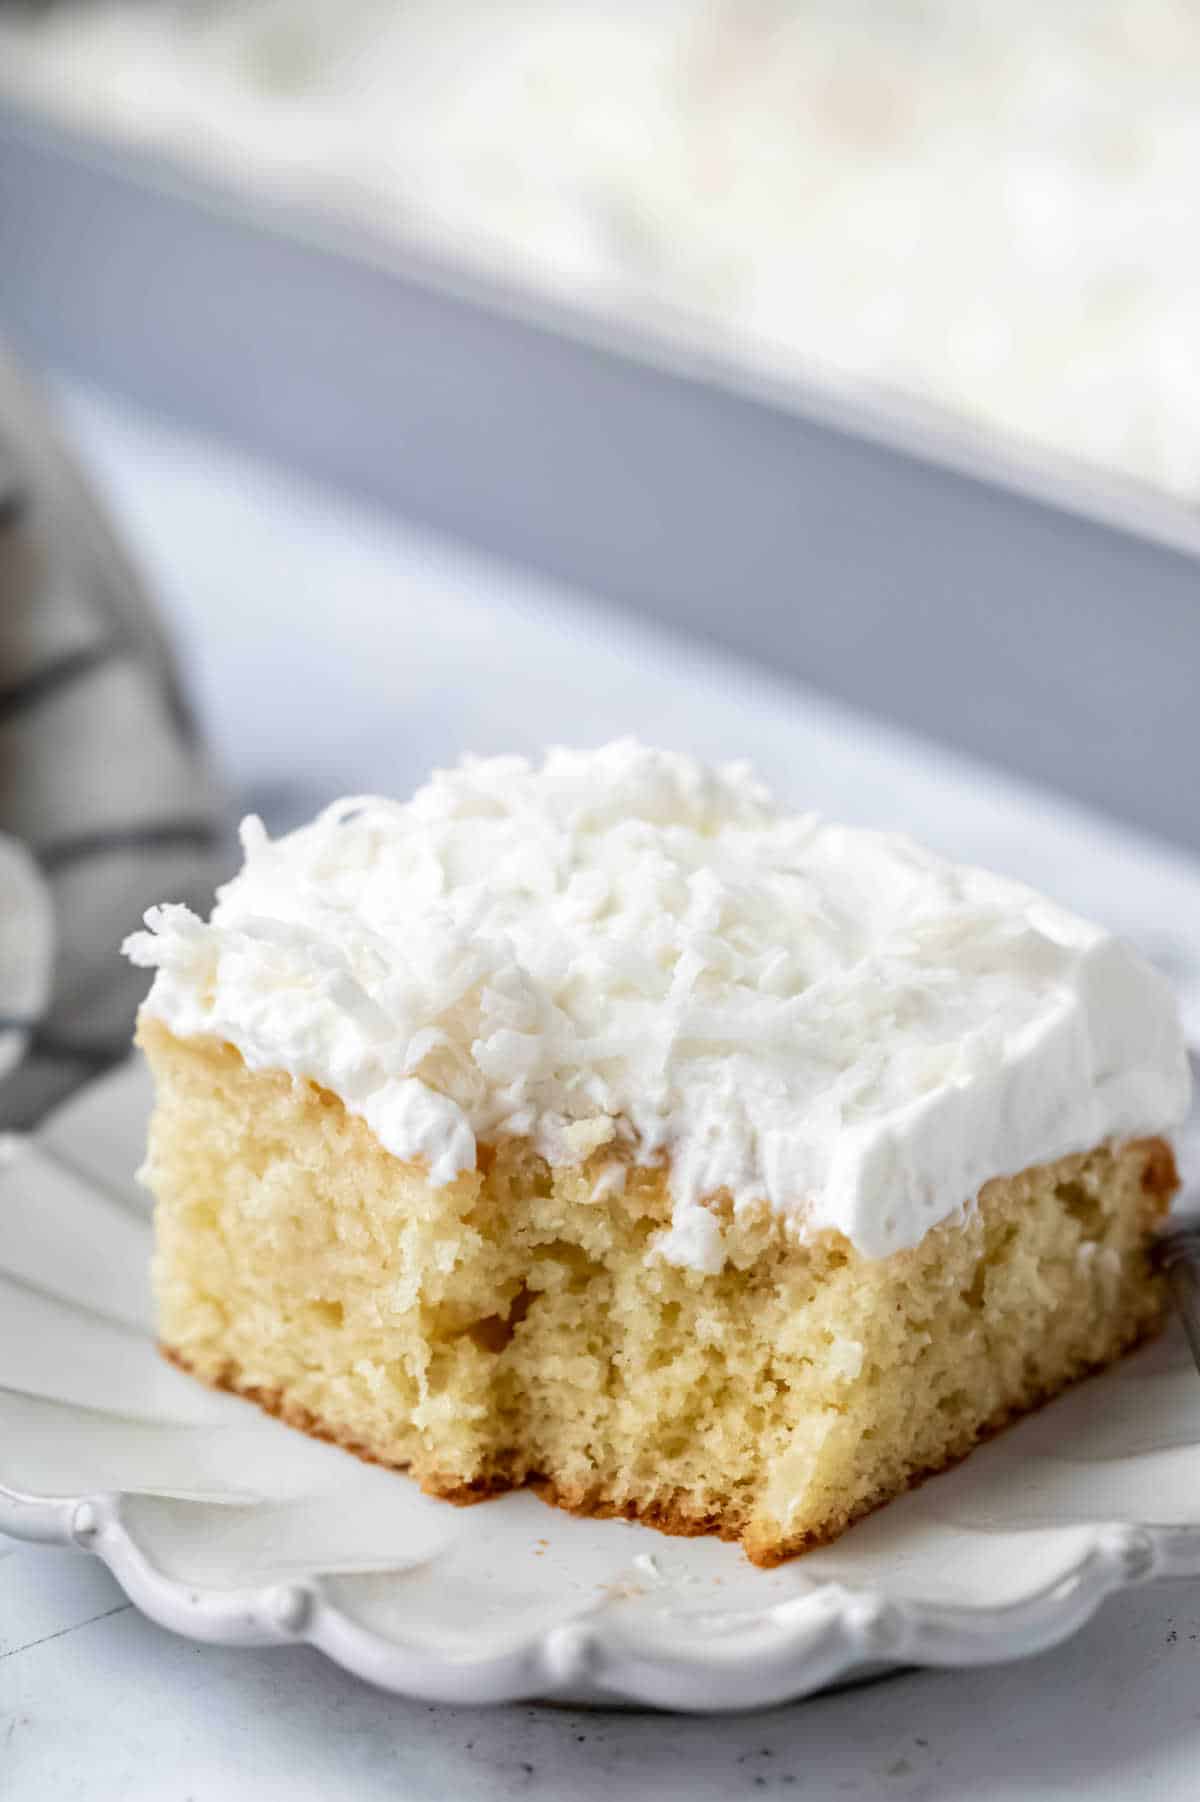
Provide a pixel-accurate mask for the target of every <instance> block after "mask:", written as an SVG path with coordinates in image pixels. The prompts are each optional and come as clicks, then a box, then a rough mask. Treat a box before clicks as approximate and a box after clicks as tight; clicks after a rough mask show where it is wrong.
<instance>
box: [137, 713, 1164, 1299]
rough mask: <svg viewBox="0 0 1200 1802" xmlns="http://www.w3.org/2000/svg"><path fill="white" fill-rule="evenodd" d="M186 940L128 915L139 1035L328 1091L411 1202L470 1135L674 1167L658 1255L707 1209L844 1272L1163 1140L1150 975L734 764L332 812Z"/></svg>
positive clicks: (441, 776)
mask: <svg viewBox="0 0 1200 1802" xmlns="http://www.w3.org/2000/svg"><path fill="white" fill-rule="evenodd" d="M242 844H243V847H244V851H245V864H244V867H243V869H242V870H241V872H240V874H239V875H237V876H236V877H235V878H234V879H233V880H232V881H231V882H229V883H227V884H226V885H225V887H224V888H222V889H221V890H219V891H218V898H217V902H216V906H215V907H214V909H213V913H212V918H211V920H210V921H208V922H207V923H206V922H204V921H202V920H200V919H198V918H197V917H196V916H195V915H194V914H192V913H191V912H189V910H188V909H187V908H184V907H178V906H165V907H159V908H152V909H151V910H150V912H149V913H148V914H147V916H146V924H147V926H148V928H149V930H148V931H146V932H140V933H135V934H134V935H133V936H132V937H131V938H130V939H129V940H128V941H127V943H126V947H125V949H126V951H127V953H128V955H129V956H130V957H131V958H132V959H133V961H134V962H135V963H138V964H144V965H151V966H155V967H156V971H157V974H156V976H155V979H154V984H153V987H152V989H151V991H150V995H149V997H148V999H147V1001H146V1003H145V1007H146V1011H147V1012H148V1013H149V1014H150V1015H152V1016H154V1017H155V1018H157V1019H160V1020H162V1021H163V1022H164V1023H165V1024H166V1025H167V1026H168V1027H169V1028H170V1029H171V1030H172V1031H173V1032H174V1033H176V1034H177V1035H179V1036H181V1037H191V1036H196V1035H202V1036H213V1037H217V1038H220V1039H225V1040H228V1041H229V1042H230V1043H232V1044H233V1045H235V1046H236V1047H237V1049H238V1050H239V1051H240V1052H241V1054H242V1056H243V1057H244V1059H245V1060H246V1063H247V1064H248V1065H249V1066H250V1067H251V1068H253V1069H274V1070H284V1071H288V1072H290V1073H291V1074H292V1075H293V1076H295V1077H297V1078H309V1079H311V1080H313V1081H314V1082H317V1083H320V1084H321V1085H322V1086H324V1087H326V1088H328V1089H331V1090H333V1091H334V1092H335V1093H336V1094H337V1095H338V1096H340V1097H341V1099H342V1100H343V1102H344V1103H345V1104H346V1106H347V1107H348V1108H349V1109H350V1110H351V1111H352V1112H354V1113H356V1114H358V1115H361V1117H362V1118H363V1119H364V1120H365V1121H366V1122H367V1123H368V1125H369V1126H370V1127H371V1129H372V1131H373V1132H374V1133H375V1134H376V1136H377V1137H378V1138H379V1140H380V1142H381V1143H382V1144H383V1145H384V1146H385V1147H386V1148H387V1149H388V1150H389V1151H391V1152H393V1153H394V1154H395V1155H396V1156H397V1157H399V1158H403V1159H406V1160H419V1161H421V1162H423V1163H424V1164H426V1165H427V1166H428V1169H429V1171H430V1175H431V1178H432V1180H433V1182H435V1183H436V1184H439V1185H440V1184H444V1183H446V1182H449V1181H451V1180H452V1179H453V1178H454V1177H455V1176H456V1175H458V1174H459V1173H460V1172H462V1171H464V1170H469V1169H471V1168H473V1167H474V1164H475V1155H476V1145H477V1143H478V1141H479V1140H481V1139H482V1140H485V1141H494V1140H495V1139H497V1138H498V1137H500V1136H502V1135H506V1134H518V1135H523V1136H527V1137H529V1138H531V1139H532V1140H533V1141H534V1143H535V1144H536V1145H537V1147H538V1148H539V1150H540V1151H541V1152H542V1153H543V1154H544V1155H545V1156H546V1157H547V1158H548V1159H550V1160H551V1161H552V1162H554V1163H557V1164H561V1163H579V1162H582V1161H583V1160H584V1159H586V1158H587V1157H589V1156H590V1155H591V1154H592V1153H594V1152H597V1151H598V1150H600V1149H601V1148H602V1147H605V1146H611V1147H612V1148H613V1151H614V1156H613V1158H612V1167H611V1170H610V1171H609V1172H608V1173H607V1176H606V1177H605V1179H603V1180H606V1181H609V1182H611V1183H612V1184H614V1185H619V1183H620V1182H621V1180H622V1174H623V1169H624V1165H625V1163H626V1162H627V1161H628V1160H629V1158H631V1157H632V1158H633V1159H635V1160H636V1161H638V1162H641V1163H655V1162H658V1161H660V1160H665V1162H666V1164H667V1168H668V1181H669V1188H670V1194H671V1198H672V1204H673V1223H672V1225H671V1227H670V1228H669V1230H667V1231H666V1232H665V1233H664V1234H663V1235H662V1236H661V1238H660V1240H659V1242H658V1244H657V1246H656V1253H657V1255H660V1256H663V1257H666V1258H667V1259H669V1260H670V1261H672V1262H675V1263H679V1264H684V1265H689V1266H691V1267H693V1268H696V1269H700V1270H705V1271H715V1270H719V1269H720V1268H721V1266H722V1264H723V1261H724V1256H725V1253H724V1248H723V1243H722V1226H721V1221H720V1218H719V1215H718V1214H717V1213H716V1212H714V1211H713V1210H712V1209H710V1208H709V1207H707V1206H705V1202H706V1201H707V1200H708V1199H710V1198H712V1197H713V1196H715V1195H717V1194H718V1193H720V1192H724V1193H725V1194H726V1195H727V1196H728V1197H729V1199H730V1200H731V1201H732V1205H733V1208H734V1210H735V1212H736V1211H737V1210H739V1209H742V1208H745V1207H748V1206H752V1205H753V1206H761V1205H762V1203H763V1202H767V1203H769V1204H770V1205H771V1206H772V1207H774V1208H776V1209H777V1210H779V1211H781V1212H782V1213H783V1214H784V1215H785V1216H786V1217H787V1219H788V1221H789V1222H790V1224H791V1226H792V1228H793V1230H794V1231H795V1232H796V1233H797V1234H798V1235H799V1236H800V1237H811V1236H813V1235H815V1234H817V1233H819V1232H821V1231H823V1230H826V1229H829V1228H836V1229H838V1230H840V1231H841V1232H843V1233H844V1234H845V1235H846V1236H847V1237H848V1238H849V1239H850V1240H851V1242H852V1243H853V1244H854V1245H855V1246H856V1247H857V1248H858V1249H859V1250H860V1251H861V1252H862V1253H863V1254H864V1255H866V1256H868V1257H881V1256H884V1255H886V1254H887V1253H889V1252H892V1251H895V1250H898V1249H900V1248H901V1247H905V1246H911V1245H913V1244H915V1243H917V1242H918V1241H919V1240H920V1239H921V1238H922V1236H923V1235H924V1234H925V1232H927V1231H928V1230H929V1228H930V1227H931V1226H933V1225H934V1224H935V1223H936V1222H938V1221H940V1220H942V1219H944V1218H946V1217H948V1216H950V1215H952V1214H954V1213H955V1212H957V1211H959V1210H961V1209H963V1208H964V1207H965V1206H967V1205H968V1203H969V1202H970V1200H971V1199H972V1198H973V1197H974V1196H975V1194H976V1193H977V1192H978V1190H979V1188H980V1186H981V1184H982V1183H984V1182H985V1181H987V1180H988V1179H989V1178H990V1177H994V1176H999V1175H1005V1174H1011V1173H1012V1172H1015V1171H1017V1170H1020V1169H1022V1168H1024V1167H1025V1166H1027V1165H1029V1164H1035V1163H1040V1162H1044V1161H1048V1160H1050V1159H1052V1158H1056V1157H1061V1156H1064V1155H1066V1154H1067V1153H1069V1152H1073V1151H1082V1150H1085V1149H1087V1148H1089V1147H1090V1146H1093V1145H1096V1144H1098V1143H1100V1142H1101V1141H1103V1140H1107V1139H1119V1138H1123V1137H1128V1136H1131V1135H1135V1134H1141V1133H1151V1132H1160V1131H1165V1130H1169V1129H1170V1128H1171V1127H1173V1126H1175V1125H1177V1124H1178V1123H1179V1122H1180V1121H1181V1120H1182V1118H1183V1116H1184V1114H1185V1112H1186V1109H1187V1105H1188V1097H1189V1079H1188V1066H1187V1059H1186V1055H1185V1050H1184V1045H1183V1039H1182V1034H1181V1030H1180V1026H1179V1022H1178V1016H1177V1012H1176V1009H1175V1006H1174V1003H1173V1000H1172V998H1171V995H1170V991H1169V989H1168V988H1167V985H1166V983H1165V982H1164V981H1163V979H1162V978H1161V977H1160V976H1159V975H1158V974H1157V972H1156V971H1154V970H1153V969H1152V968H1151V967H1150V966H1149V965H1148V964H1146V963H1145V962H1144V961H1143V960H1142V959H1141V958H1140V957H1138V956H1137V955H1136V954H1135V953H1134V952H1133V951H1132V950H1130V949H1129V948H1128V947H1127V946H1126V945H1124V944H1123V943H1121V942H1120V941H1119V940H1117V939H1115V938H1114V937H1113V936H1112V935H1111V934H1110V933H1108V932H1106V931H1104V930H1103V929H1102V928H1100V927H1098V926H1093V925H1089V924H1088V923H1087V922H1086V921H1084V920H1081V919H1078V918H1076V917H1075V916H1074V915H1072V914H1070V913H1067V912H1065V911H1064V910H1063V909H1061V908H1059V907H1056V906H1054V905H1053V904H1052V903H1050V902H1049V901H1046V900H1044V899H1042V898H1041V897H1040V896H1039V895H1037V894H1036V893H1034V892H1033V891H1032V890H1030V889H1028V888H1026V887H1024V886H1023V885H1021V884H1019V883H1016V882H1011V881H1008V880H1006V879H1004V878H1002V877H999V876H994V875H990V874H988V873H987V872H985V871H983V870H978V869H973V868H968V867H966V866H961V865H956V864H953V863H950V862H948V861H946V860H945V859H943V858H941V857H938V856H935V855H933V854H932V853H930V852H928V851H925V850H923V849H921V848H920V847H919V846H917V845H916V844H914V843H913V842H911V841H910V840H909V839H907V838H904V837H900V836H898V835H895V834H891V833H882V832H868V831H863V830H857V829H852V828H849V827H845V826H838V825H833V824H828V823H826V822H824V821H822V820H821V819H819V818H818V817H817V816H816V815H815V814H802V815H789V814H785V813H782V812H780V811H779V810H778V809H777V808H776V807H775V806H774V805H773V803H772V801H771V798H770V796H769V795H768V794H767V792H766V791H765V790H764V789H763V788H762V787H761V785H760V784H759V783H758V782H757V781H756V780H755V779H754V778H753V776H752V775H751V774H750V772H749V771H748V770H747V769H746V768H745V767H744V766H742V765H738V764H731V765H727V766H725V767H723V768H720V769H710V768H706V767H704V766H703V765H701V764H699V763H697V762H695V761H693V760H692V759H690V758H687V757H684V756H680V755H676V754H672V753H668V752H663V751H655V750H648V749H645V748H643V747H641V746H639V745H637V744H635V743H633V742H631V741H621V742H620V743H617V744H612V745H608V746H606V747H604V748H603V749H602V750H598V751H591V752H584V751H573V750H553V751H550V752H549V753H548V754H547V756H546V757H545V759H544V761H543V762H542V763H541V764H540V765H533V764H531V763H530V762H528V761H527V760H525V759H524V758H519V757H498V758H491V759H487V760H477V759H467V760H465V761H464V762H463V764H462V765H461V766H460V767H459V768H458V769H455V770H452V771H440V772H438V773H437V774H436V775H435V776H434V777H433V779H432V780H431V781H430V783H429V784H428V785H427V786H426V787H424V788H422V789H421V790H420V791H419V792H418V793H417V794H416V795H415V797H414V798H413V799H412V800H411V801H408V802H406V803H403V804H401V803H399V802H395V801H389V800H384V799H380V798H377V797H373V796H368V797H362V798H356V799H348V800H343V801H338V802H335V803H334V805H333V806H331V807H329V808H327V809H326V810H325V812H324V813H322V814H321V815H320V816H319V817H318V818H317V819H316V820H315V821H314V822H313V823H312V824H311V825H309V826H306V827H304V828H302V829H301V830H300V831H297V832H292V833H290V834H288V835H287V836H286V837H284V838H280V839H278V840H272V839H270V838H269V837H268V836H267V833H266V832H265V830H264V829H263V826H262V824H261V822H260V821H259V820H257V819H256V818H254V817H251V818H249V819H247V820H246V821H245V823H244V825H243V827H242Z"/></svg>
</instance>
